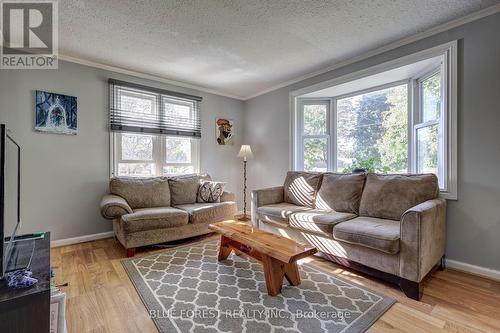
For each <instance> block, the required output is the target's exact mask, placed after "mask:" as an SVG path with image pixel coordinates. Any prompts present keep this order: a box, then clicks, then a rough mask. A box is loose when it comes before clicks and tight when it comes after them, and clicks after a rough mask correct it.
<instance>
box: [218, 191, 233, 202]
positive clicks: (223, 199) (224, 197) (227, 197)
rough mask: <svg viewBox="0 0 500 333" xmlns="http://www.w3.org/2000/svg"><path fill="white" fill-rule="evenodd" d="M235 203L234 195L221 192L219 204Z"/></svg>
mask: <svg viewBox="0 0 500 333" xmlns="http://www.w3.org/2000/svg"><path fill="white" fill-rule="evenodd" d="M228 201H236V194H234V193H233V192H230V191H224V192H222V195H221V196H220V202H228Z"/></svg>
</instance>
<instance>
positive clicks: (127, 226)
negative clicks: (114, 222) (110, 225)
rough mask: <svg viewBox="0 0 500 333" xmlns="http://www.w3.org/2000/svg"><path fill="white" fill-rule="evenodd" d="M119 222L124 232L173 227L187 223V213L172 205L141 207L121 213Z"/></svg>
mask: <svg viewBox="0 0 500 333" xmlns="http://www.w3.org/2000/svg"><path fill="white" fill-rule="evenodd" d="M120 222H121V224H122V227H123V229H124V230H125V231H126V232H138V231H146V230H156V229H164V228H174V227H180V226H182V225H186V224H188V214H187V213H186V212H185V211H183V210H180V209H176V208H172V207H156V208H141V209H135V210H134V212H133V213H131V214H126V215H123V216H122V218H121V221H120Z"/></svg>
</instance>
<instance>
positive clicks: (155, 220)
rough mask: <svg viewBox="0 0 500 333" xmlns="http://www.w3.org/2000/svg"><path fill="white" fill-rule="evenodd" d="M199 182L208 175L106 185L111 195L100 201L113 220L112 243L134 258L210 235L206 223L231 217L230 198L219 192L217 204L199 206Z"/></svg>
mask: <svg viewBox="0 0 500 333" xmlns="http://www.w3.org/2000/svg"><path fill="white" fill-rule="evenodd" d="M201 180H210V176H208V175H187V176H178V177H168V178H167V177H156V178H112V179H111V180H110V182H109V190H110V194H107V195H105V196H104V197H103V198H102V201H101V214H102V216H104V217H105V218H106V219H109V220H112V221H113V230H114V232H115V235H116V238H117V239H118V240H119V241H120V243H121V244H122V245H123V246H124V247H125V248H126V249H127V256H129V257H131V256H134V254H135V248H136V247H139V246H145V245H151V244H158V243H163V242H167V241H173V240H178V239H183V238H188V237H193V236H198V235H203V234H208V233H210V232H211V231H209V229H208V225H209V224H210V223H213V222H218V221H222V220H225V219H230V218H233V217H234V215H235V214H236V212H237V206H236V202H235V196H234V194H233V193H230V192H224V193H222V196H221V197H220V200H219V201H220V202H214V203H206V202H201V201H202V200H201V199H200V198H199V197H198V189H199V187H200V181H201Z"/></svg>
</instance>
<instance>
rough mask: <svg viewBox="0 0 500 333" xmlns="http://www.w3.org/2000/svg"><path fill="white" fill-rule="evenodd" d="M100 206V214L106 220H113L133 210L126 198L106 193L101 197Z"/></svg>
mask: <svg viewBox="0 0 500 333" xmlns="http://www.w3.org/2000/svg"><path fill="white" fill-rule="evenodd" d="M100 206H101V215H102V216H103V217H104V218H105V219H108V220H113V219H116V218H119V217H121V216H122V215H125V214H130V213H132V212H133V211H132V208H130V206H129V204H128V203H127V200H125V199H123V198H122V197H120V196H118V195H114V194H106V195H105V196H104V197H102V200H101V205H100Z"/></svg>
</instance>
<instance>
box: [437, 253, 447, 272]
mask: <svg viewBox="0 0 500 333" xmlns="http://www.w3.org/2000/svg"><path fill="white" fill-rule="evenodd" d="M445 268H446V255H444V256H442V257H441V259H440V261H439V266H438V269H439V270H440V271H444V269H445Z"/></svg>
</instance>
